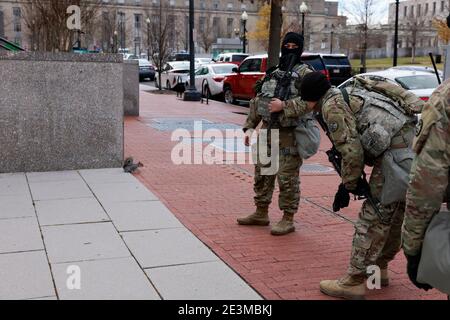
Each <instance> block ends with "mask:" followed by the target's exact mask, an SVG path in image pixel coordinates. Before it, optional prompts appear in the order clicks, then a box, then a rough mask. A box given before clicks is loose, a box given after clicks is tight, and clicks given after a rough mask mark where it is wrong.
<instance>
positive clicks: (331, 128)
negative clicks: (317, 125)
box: [328, 122, 339, 132]
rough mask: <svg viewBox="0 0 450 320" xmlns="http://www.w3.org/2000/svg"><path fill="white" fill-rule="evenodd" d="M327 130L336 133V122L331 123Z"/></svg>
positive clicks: (337, 127)
mask: <svg viewBox="0 0 450 320" xmlns="http://www.w3.org/2000/svg"><path fill="white" fill-rule="evenodd" d="M328 129H330V131H331V132H336V131H337V129H339V125H338V124H337V123H336V122H332V123H330V124H329V125H328Z"/></svg>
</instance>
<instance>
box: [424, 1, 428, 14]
mask: <svg viewBox="0 0 450 320" xmlns="http://www.w3.org/2000/svg"><path fill="white" fill-rule="evenodd" d="M425 14H428V3H426V4H425Z"/></svg>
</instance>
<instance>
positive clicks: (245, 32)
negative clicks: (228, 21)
mask: <svg viewBox="0 0 450 320" xmlns="http://www.w3.org/2000/svg"><path fill="white" fill-rule="evenodd" d="M242 22H243V25H244V37H243V39H242V42H243V48H242V52H243V53H245V51H246V50H245V49H246V45H247V29H246V27H247V21H246V20H243V21H242Z"/></svg>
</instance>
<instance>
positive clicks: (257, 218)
mask: <svg viewBox="0 0 450 320" xmlns="http://www.w3.org/2000/svg"><path fill="white" fill-rule="evenodd" d="M237 222H238V224H240V225H244V226H268V225H269V223H270V221H269V208H263V207H257V208H256V211H255V213H252V214H251V215H249V216H246V217H243V218H238V219H237Z"/></svg>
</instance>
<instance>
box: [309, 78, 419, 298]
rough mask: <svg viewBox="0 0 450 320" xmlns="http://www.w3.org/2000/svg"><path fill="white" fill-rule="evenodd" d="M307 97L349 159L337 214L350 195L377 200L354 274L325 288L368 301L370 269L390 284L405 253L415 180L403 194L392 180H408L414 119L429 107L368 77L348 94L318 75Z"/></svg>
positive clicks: (366, 212) (360, 226) (357, 244)
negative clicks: (393, 266) (392, 266)
mask: <svg viewBox="0 0 450 320" xmlns="http://www.w3.org/2000/svg"><path fill="white" fill-rule="evenodd" d="M301 95H302V99H303V100H304V101H306V103H307V104H308V106H309V107H310V108H314V109H315V110H316V111H318V112H319V114H320V115H321V116H322V118H323V120H324V122H325V125H326V126H327V127H328V128H327V129H328V130H327V131H328V132H329V137H330V139H331V140H332V141H331V142H332V143H333V145H334V147H335V148H336V149H337V150H338V152H339V153H340V154H341V157H342V160H341V163H340V167H341V177H342V184H341V185H340V187H339V190H338V192H337V194H336V197H335V202H334V204H333V208H334V210H335V211H338V210H339V209H340V208H344V207H346V206H348V201H349V199H350V197H349V193H353V194H354V195H356V196H362V195H367V194H368V195H369V196H368V199H367V200H366V201H364V203H363V205H362V209H361V211H360V213H359V219H358V221H357V222H356V225H355V234H354V237H353V245H352V252H351V259H350V266H349V268H348V270H347V274H346V275H345V276H344V277H342V278H341V279H339V280H325V281H322V282H321V283H320V289H321V291H322V292H323V293H325V294H327V295H330V296H334V297H340V298H345V299H363V298H364V296H365V290H366V278H367V271H368V270H367V268H368V267H369V266H378V267H379V268H380V270H381V285H382V286H387V285H388V284H389V278H388V263H389V262H390V261H391V260H393V259H394V257H395V255H396V254H397V253H398V251H399V250H400V246H401V240H400V235H401V226H402V222H403V216H404V209H405V202H404V201H405V195H406V188H407V178H406V179H405V180H406V182H404V186H403V192H402V191H401V189H402V188H401V187H400V185H399V184H398V183H397V181H396V180H394V181H388V179H389V177H395V176H396V174H397V173H399V172H403V176H406V177H407V176H408V173H409V169H410V165H411V162H412V158H413V153H412V151H411V148H410V147H411V144H412V140H413V138H414V127H415V123H416V122H417V120H416V117H415V116H414V114H415V113H417V112H420V110H421V108H422V106H423V101H422V100H420V99H419V98H418V97H417V96H415V95H414V94H412V93H410V92H408V91H407V90H404V89H403V88H401V87H400V86H397V85H394V84H390V83H388V82H385V81H370V80H367V79H364V78H356V80H355V81H354V83H353V87H350V88H349V87H347V89H346V90H342V91H341V90H339V89H336V88H332V87H331V85H330V84H329V82H328V80H327V79H326V78H325V77H324V76H323V75H322V74H321V73H318V72H314V73H311V74H308V75H306V76H305V78H304V80H303V84H302V87H301ZM374 106H376V107H374ZM365 165H369V166H373V169H372V174H371V176H370V181H369V183H368V184H367V182H366V180H365V179H362V178H361V177H362V176H364V177H365V174H364V166H365ZM364 189H365V190H364ZM369 200H371V201H369Z"/></svg>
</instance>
